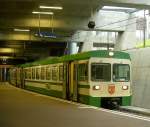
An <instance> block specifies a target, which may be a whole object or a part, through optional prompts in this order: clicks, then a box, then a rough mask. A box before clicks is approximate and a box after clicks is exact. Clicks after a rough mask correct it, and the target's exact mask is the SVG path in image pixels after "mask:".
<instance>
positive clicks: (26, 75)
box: [24, 69, 28, 79]
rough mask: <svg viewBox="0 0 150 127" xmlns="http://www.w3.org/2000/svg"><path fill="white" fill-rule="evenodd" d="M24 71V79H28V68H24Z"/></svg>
mask: <svg viewBox="0 0 150 127" xmlns="http://www.w3.org/2000/svg"><path fill="white" fill-rule="evenodd" d="M24 72H25V79H28V69H24Z"/></svg>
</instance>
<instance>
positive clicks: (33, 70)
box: [32, 67, 35, 79]
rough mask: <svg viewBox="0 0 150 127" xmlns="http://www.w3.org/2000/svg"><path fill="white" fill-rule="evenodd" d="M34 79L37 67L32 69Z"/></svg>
mask: <svg viewBox="0 0 150 127" xmlns="http://www.w3.org/2000/svg"><path fill="white" fill-rule="evenodd" d="M32 79H35V67H33V68H32Z"/></svg>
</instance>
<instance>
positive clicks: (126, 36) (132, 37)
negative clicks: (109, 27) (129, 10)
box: [115, 15, 136, 51]
mask: <svg viewBox="0 0 150 127" xmlns="http://www.w3.org/2000/svg"><path fill="white" fill-rule="evenodd" d="M133 17H135V16H134V15H130V16H129V20H128V22H127V24H126V29H125V31H124V32H119V33H118V38H117V42H116V44H115V50H117V51H119V50H127V49H132V48H134V47H136V18H133Z"/></svg>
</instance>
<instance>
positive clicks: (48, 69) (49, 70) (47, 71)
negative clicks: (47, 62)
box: [46, 66, 51, 80]
mask: <svg viewBox="0 0 150 127" xmlns="http://www.w3.org/2000/svg"><path fill="white" fill-rule="evenodd" d="M46 80H51V68H50V66H47V67H46Z"/></svg>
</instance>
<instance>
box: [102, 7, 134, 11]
mask: <svg viewBox="0 0 150 127" xmlns="http://www.w3.org/2000/svg"><path fill="white" fill-rule="evenodd" d="M103 9H120V10H136V8H127V7H115V6H104V7H103Z"/></svg>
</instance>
